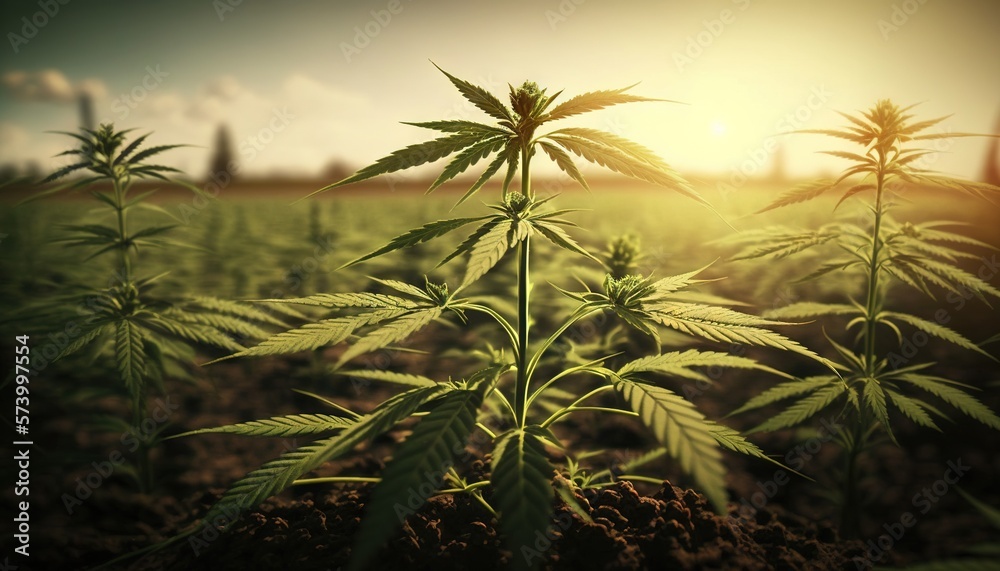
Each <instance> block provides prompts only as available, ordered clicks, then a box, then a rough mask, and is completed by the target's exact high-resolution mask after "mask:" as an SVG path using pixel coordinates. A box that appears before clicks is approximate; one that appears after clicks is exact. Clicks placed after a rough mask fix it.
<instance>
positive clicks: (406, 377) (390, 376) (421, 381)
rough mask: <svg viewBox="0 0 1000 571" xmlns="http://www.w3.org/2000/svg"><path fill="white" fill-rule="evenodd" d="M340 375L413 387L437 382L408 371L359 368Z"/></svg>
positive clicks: (432, 384) (427, 385)
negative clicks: (398, 371)
mask: <svg viewBox="0 0 1000 571" xmlns="http://www.w3.org/2000/svg"><path fill="white" fill-rule="evenodd" d="M337 374H338V375H344V376H345V377H357V378H361V379H370V380H373V381H384V382H387V383H393V384H396V385H408V386H411V387H430V386H434V385H436V384H438V383H437V381H435V380H434V379H430V378H427V377H425V376H423V375H412V374H408V373H396V372H393V371H380V370H377V369H357V370H351V371H337Z"/></svg>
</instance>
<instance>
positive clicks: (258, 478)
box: [202, 385, 449, 526]
mask: <svg viewBox="0 0 1000 571" xmlns="http://www.w3.org/2000/svg"><path fill="white" fill-rule="evenodd" d="M448 390H449V389H448V387H447V386H445V385H438V386H436V387H421V388H417V389H413V390H411V391H407V392H405V393H402V394H399V395H396V396H394V397H392V398H390V399H389V400H387V401H385V402H383V403H382V404H381V405H379V406H378V407H377V408H376V409H375V410H374V411H372V412H371V413H370V414H367V415H365V416H363V417H361V418H360V419H358V421H357V422H356V423H354V424H352V425H351V426H349V427H347V428H345V429H344V430H343V431H341V432H340V433H339V434H337V435H335V436H332V437H330V438H325V439H322V440H318V441H315V442H311V443H309V444H307V445H306V446H303V447H301V448H298V449H295V450H292V451H290V452H286V453H284V454H282V455H281V456H280V457H279V458H277V459H275V460H271V461H270V462H267V463H266V464H264V465H263V466H261V467H260V468H258V469H256V470H254V471H252V472H250V473H249V474H247V475H246V476H244V477H243V478H241V479H240V480H239V481H237V482H236V483H235V484H233V485H232V486H231V487H230V488H229V489H228V490H227V491H226V493H225V494H223V496H222V497H221V498H220V499H219V501H218V502H216V503H215V505H214V506H212V508H211V509H209V511H208V513H206V514H205V517H204V518H202V526H205V525H217V522H218V521H220V520H221V521H224V522H226V526H228V525H230V524H232V523H233V522H234V521H235V515H237V514H239V513H240V512H243V511H245V510H248V509H250V508H253V507H255V506H257V505H259V504H260V503H261V502H263V501H264V500H266V499H267V498H269V497H271V496H273V495H275V494H277V493H278V492H280V491H282V490H284V489H285V488H287V487H288V486H290V485H291V484H292V482H294V481H295V480H297V479H299V478H300V477H302V475H304V474H306V473H308V472H311V471H312V470H315V469H316V468H318V467H319V466H321V465H322V464H323V463H325V462H328V461H330V460H333V459H335V458H337V457H338V456H341V455H343V454H346V453H347V452H350V451H351V450H353V449H354V448H355V447H356V446H357V445H359V444H361V443H362V442H365V441H367V440H369V439H371V438H373V437H375V436H377V435H379V434H382V433H383V432H385V431H386V430H388V429H390V428H392V426H394V425H395V424H396V423H398V422H399V421H401V420H403V419H405V418H407V417H409V416H410V415H411V414H413V412H414V411H416V410H417V408H419V407H420V406H421V405H423V404H424V403H426V402H427V401H429V400H431V399H433V398H435V397H437V396H440V395H442V394H444V393H446V392H448Z"/></svg>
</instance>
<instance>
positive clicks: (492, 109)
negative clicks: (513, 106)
mask: <svg viewBox="0 0 1000 571" xmlns="http://www.w3.org/2000/svg"><path fill="white" fill-rule="evenodd" d="M431 63H433V62H431ZM434 67H437V68H438V71H440V72H441V73H443V74H445V75H446V76H447V77H448V79H449V80H450V81H451V83H452V85H454V86H455V87H456V88H457V89H458V91H459V92H460V93H461V94H462V97H465V98H466V99H467V100H468V101H469V102H470V103H472V104H473V105H475V106H476V107H478V108H479V109H481V110H482V111H484V112H485V113H486V114H487V115H489V116H490V117H493V118H494V119H501V120H506V121H509V122H511V123H514V117H513V116H512V115H511V112H510V111H509V110H508V109H507V107H505V106H504V104H503V103H501V102H500V100H499V99H497V98H496V96H495V95H493V94H492V93H490V92H489V91H486V90H485V89H483V88H482V87H479V86H478V85H473V84H471V83H469V82H468V81H465V80H462V79H459V78H457V77H455V76H454V75H452V74H450V73H448V72H447V71H445V70H443V69H441V68H440V67H438V65H437V64H436V63H435V64H434Z"/></svg>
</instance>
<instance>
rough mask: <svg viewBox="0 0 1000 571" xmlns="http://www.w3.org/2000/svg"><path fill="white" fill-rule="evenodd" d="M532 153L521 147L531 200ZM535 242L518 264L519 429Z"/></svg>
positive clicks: (523, 418)
mask: <svg viewBox="0 0 1000 571" xmlns="http://www.w3.org/2000/svg"><path fill="white" fill-rule="evenodd" d="M530 160H531V153H530V152H529V146H528V143H527V142H522V144H521V194H523V195H524V196H525V197H531V164H530ZM530 244H531V239H530V238H525V239H524V240H523V241H522V242H521V244H520V245H519V246H518V249H517V254H518V264H517V381H516V384H515V385H514V416H515V417H516V422H517V426H519V427H523V426H525V424H526V422H527V417H528V410H527V408H528V407H527V405H528V379H529V376H528V366H527V364H528V363H527V359H528V319H529V316H530V313H529V311H528V310H529V307H530V304H529V301H528V293H529V290H530V285H531V282H530V279H529V278H530V274H529V267H528V258H529V252H530V249H531V248H530Z"/></svg>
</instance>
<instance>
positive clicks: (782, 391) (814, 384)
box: [727, 375, 840, 416]
mask: <svg viewBox="0 0 1000 571" xmlns="http://www.w3.org/2000/svg"><path fill="white" fill-rule="evenodd" d="M837 382H840V379H838V378H837V377H836V376H834V375H821V376H817V377H808V378H805V379H802V380H795V381H790V382H787V383H781V384H779V385H776V386H773V387H771V388H769V389H767V390H766V391H764V392H762V393H760V394H759V395H757V396H755V397H753V398H751V399H750V400H748V401H747V402H746V403H744V404H743V406H741V407H739V408H738V409H736V410H734V411H733V412H731V413H729V414H728V415H727V416H733V415H736V414H741V413H744V412H746V411H748V410H754V409H758V408H761V407H763V406H767V405H769V404H772V403H776V402H778V401H781V400H784V399H787V398H791V397H794V396H798V395H801V394H805V393H811V392H813V391H815V390H817V389H819V388H820V387H823V386H825V385H829V384H830V383H837Z"/></svg>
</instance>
